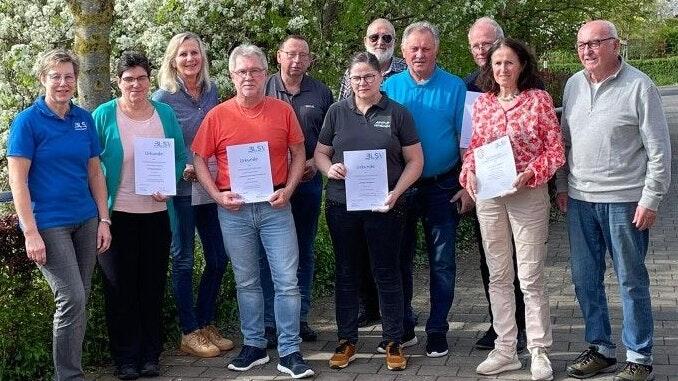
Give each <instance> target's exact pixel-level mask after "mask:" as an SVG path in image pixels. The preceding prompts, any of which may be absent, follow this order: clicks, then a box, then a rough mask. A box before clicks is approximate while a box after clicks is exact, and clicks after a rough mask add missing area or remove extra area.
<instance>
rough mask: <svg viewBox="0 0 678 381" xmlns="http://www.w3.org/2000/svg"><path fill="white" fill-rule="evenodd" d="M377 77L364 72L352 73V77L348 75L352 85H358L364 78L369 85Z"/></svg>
mask: <svg viewBox="0 0 678 381" xmlns="http://www.w3.org/2000/svg"><path fill="white" fill-rule="evenodd" d="M376 78H377V75H376V74H366V75H363V76H360V75H354V76H352V77H349V79H350V80H351V83H352V84H354V85H359V84H360V82H361V81H362V80H365V82H366V83H367V84H368V85H369V84H372V83H374V80H375V79H376Z"/></svg>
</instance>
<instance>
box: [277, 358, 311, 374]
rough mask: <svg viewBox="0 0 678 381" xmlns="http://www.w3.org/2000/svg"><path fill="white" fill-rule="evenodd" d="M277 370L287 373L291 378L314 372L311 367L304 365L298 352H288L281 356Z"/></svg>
mask: <svg viewBox="0 0 678 381" xmlns="http://www.w3.org/2000/svg"><path fill="white" fill-rule="evenodd" d="M278 370H279V371H281V372H283V373H287V374H289V375H290V376H292V378H305V377H311V376H313V375H314V374H315V372H313V369H311V368H310V367H309V366H308V365H306V363H305V362H304V358H303V357H301V353H300V352H294V353H290V354H289V355H287V356H283V357H281V358H280V362H279V363H278Z"/></svg>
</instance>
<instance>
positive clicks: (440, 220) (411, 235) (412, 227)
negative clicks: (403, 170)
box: [400, 170, 460, 334]
mask: <svg viewBox="0 0 678 381" xmlns="http://www.w3.org/2000/svg"><path fill="white" fill-rule="evenodd" d="M458 174H459V172H458V171H457V170H453V171H451V172H450V173H448V174H446V175H443V176H441V177H440V178H436V179H421V180H420V181H419V182H417V183H416V184H415V185H414V186H413V187H412V188H411V189H410V190H409V191H408V193H406V194H405V197H406V200H407V202H408V215H407V222H406V223H405V232H404V234H403V243H402V247H403V249H402V250H401V257H400V261H401V271H402V278H403V294H404V296H405V303H404V316H403V317H404V319H403V326H404V329H405V332H407V330H408V329H411V328H413V327H414V314H413V312H412V271H413V270H412V268H413V266H412V262H413V259H414V251H415V248H416V240H417V220H418V218H421V220H422V224H423V226H424V238H425V239H426V249H427V252H428V260H429V271H430V285H429V291H430V300H431V313H430V314H429V318H428V321H427V322H426V333H427V334H432V333H434V334H435V333H442V334H445V333H447V331H448V330H449V324H448V323H447V315H448V314H449V313H450V308H452V301H453V300H454V282H455V276H456V269H457V265H456V261H455V243H456V240H457V225H458V224H459V214H458V213H457V208H456V206H455V205H454V204H453V203H451V202H450V199H452V197H453V196H454V194H455V193H456V192H457V191H458V190H459V189H460V185H459V181H458Z"/></svg>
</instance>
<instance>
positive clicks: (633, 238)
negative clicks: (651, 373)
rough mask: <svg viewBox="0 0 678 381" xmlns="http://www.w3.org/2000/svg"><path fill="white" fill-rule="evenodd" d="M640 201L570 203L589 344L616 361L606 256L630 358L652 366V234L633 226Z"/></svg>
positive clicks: (573, 257)
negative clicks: (616, 287) (648, 257)
mask: <svg viewBox="0 0 678 381" xmlns="http://www.w3.org/2000/svg"><path fill="white" fill-rule="evenodd" d="M636 206H637V203H635V202H619V203H591V202H585V201H579V200H575V199H572V198H569V199H568V208H567V217H568V230H569V235H570V261H571V266H572V281H573V282H574V286H575V293H576V294H577V299H578V300H579V306H580V307H581V310H582V315H583V316H584V321H585V323H586V336H585V339H586V342H587V343H589V344H592V345H595V346H597V347H598V348H599V351H600V353H601V354H603V355H604V356H606V357H614V348H615V345H614V343H613V341H612V339H611V338H610V336H611V328H610V316H609V312H608V308H607V298H606V295H605V285H604V284H603V276H604V274H605V267H606V266H605V254H606V252H609V253H610V255H611V257H612V264H613V266H614V271H615V274H616V275H617V281H618V282H619V294H620V297H621V301H622V313H623V318H624V320H623V324H622V342H623V343H624V346H625V347H626V360H627V361H631V362H635V363H639V364H645V365H650V364H652V335H653V325H654V323H653V320H652V306H651V305H650V279H649V276H648V273H647V268H646V267H645V255H646V254H647V246H648V239H649V231H648V230H645V231H640V230H638V229H636V227H635V226H634V225H633V223H632V221H633V215H634V213H635V210H636Z"/></svg>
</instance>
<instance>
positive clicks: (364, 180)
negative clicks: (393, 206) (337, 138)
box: [344, 149, 388, 211]
mask: <svg viewBox="0 0 678 381" xmlns="http://www.w3.org/2000/svg"><path fill="white" fill-rule="evenodd" d="M344 166H345V167H346V180H345V185H346V210H348V211H354V210H373V209H378V208H383V207H384V201H385V200H386V197H387V196H388V176H387V171H386V150H383V149H379V150H362V151H344Z"/></svg>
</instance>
